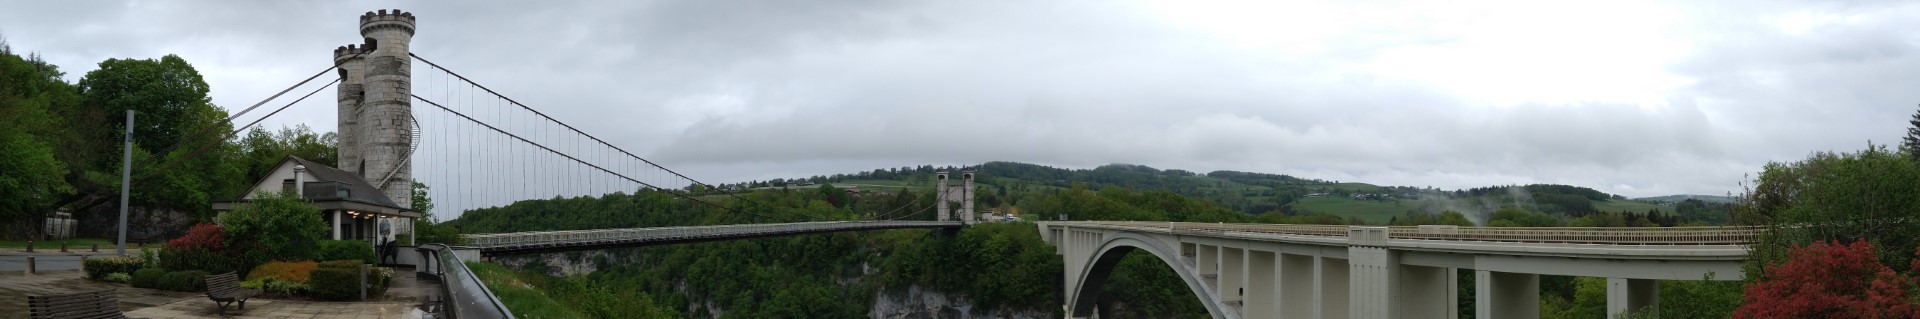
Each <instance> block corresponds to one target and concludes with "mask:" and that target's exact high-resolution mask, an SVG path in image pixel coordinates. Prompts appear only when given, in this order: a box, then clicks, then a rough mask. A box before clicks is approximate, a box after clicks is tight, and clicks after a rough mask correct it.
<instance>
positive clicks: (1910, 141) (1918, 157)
mask: <svg viewBox="0 0 1920 319" xmlns="http://www.w3.org/2000/svg"><path fill="white" fill-rule="evenodd" d="M1907 123H1908V124H1909V125H1910V126H1911V127H1908V128H1907V137H1906V138H1905V141H1903V142H1902V143H1900V149H1901V150H1904V151H1906V152H1907V158H1909V159H1913V160H1915V161H1920V111H1917V112H1914V113H1913V119H1912V120H1907Z"/></svg>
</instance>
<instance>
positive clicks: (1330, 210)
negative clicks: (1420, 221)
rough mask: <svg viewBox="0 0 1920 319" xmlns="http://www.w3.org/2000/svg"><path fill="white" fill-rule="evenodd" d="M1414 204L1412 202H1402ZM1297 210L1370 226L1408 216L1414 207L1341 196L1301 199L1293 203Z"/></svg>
mask: <svg viewBox="0 0 1920 319" xmlns="http://www.w3.org/2000/svg"><path fill="white" fill-rule="evenodd" d="M1401 202H1402V203H1412V201H1401ZM1293 207H1294V208H1296V209H1305V210H1309V211H1313V212H1317V213H1326V214H1331V215H1334V216H1340V217H1359V218H1360V220H1365V221H1367V223H1368V224H1376V225H1384V224H1386V223H1387V221H1388V220H1391V219H1393V217H1394V216H1400V215H1401V214H1406V213H1407V210H1408V209H1412V208H1413V207H1408V206H1402V205H1400V204H1395V203H1394V202H1392V201H1385V202H1383V201H1374V200H1356V199H1352V198H1346V197H1340V196H1314V197H1306V198H1301V199H1300V201H1296V202H1293Z"/></svg>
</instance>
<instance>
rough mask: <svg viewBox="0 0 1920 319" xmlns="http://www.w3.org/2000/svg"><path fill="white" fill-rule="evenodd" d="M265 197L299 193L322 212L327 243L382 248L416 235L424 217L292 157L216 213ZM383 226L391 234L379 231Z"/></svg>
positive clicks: (350, 178)
mask: <svg viewBox="0 0 1920 319" xmlns="http://www.w3.org/2000/svg"><path fill="white" fill-rule="evenodd" d="M267 192H282V193H292V192H298V193H300V195H301V197H303V198H306V199H307V201H308V202H309V203H311V204H313V205H314V206H316V207H319V208H320V212H321V219H322V220H324V221H325V222H326V223H327V225H328V226H329V227H328V228H329V230H328V232H329V237H328V238H330V239H335V240H342V239H350V240H364V241H367V243H368V244H372V245H379V244H380V243H381V242H382V241H384V240H391V239H394V238H395V236H394V235H399V234H412V233H413V221H414V220H415V219H418V218H420V212H416V211H413V209H411V208H408V207H401V206H400V205H399V204H396V203H394V201H393V200H392V199H389V198H387V196H386V195H385V194H383V193H382V192H381V191H380V189H377V188H374V187H373V185H372V184H368V183H367V181H366V180H365V179H361V178H360V177H359V176H356V175H354V174H353V173H350V172H347V171H342V170H340V169H337V168H333V167H329V166H326V165H322V164H320V163H316V162H313V161H310V160H307V159H304V158H300V157H296V156H291V155H289V156H287V158H285V159H282V160H280V164H278V165H274V167H273V170H272V171H270V172H268V173H267V175H266V177H264V178H261V179H260V180H259V181H256V182H254V183H253V187H251V188H247V191H246V193H244V194H240V197H239V199H236V200H229V201H215V202H213V209H214V210H215V211H218V212H222V213H224V212H226V211H230V210H233V207H234V206H236V205H239V204H242V203H246V202H247V201H249V200H252V199H253V198H256V197H258V196H260V194H264V193H267ZM383 224H384V225H387V228H386V229H387V230H389V231H387V232H384V233H383V232H381V231H380V230H381V225H383ZM409 237H411V236H409ZM405 244H411V243H405Z"/></svg>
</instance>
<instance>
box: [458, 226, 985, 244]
mask: <svg viewBox="0 0 1920 319" xmlns="http://www.w3.org/2000/svg"><path fill="white" fill-rule="evenodd" d="M949 225H957V222H935V221H833V222H805V223H777V224H747V225H711V226H678V227H648V228H618V229H592V230H560V231H537V232H519V233H501V234H475V235H466V236H465V237H466V239H467V243H468V245H470V246H475V247H481V248H486V249H514V248H527V247H552V246H566V245H576V244H601V243H616V242H644V241H670V240H691V239H703V238H724V237H739V236H752V235H759V234H781V233H796V232H815V231H826V230H858V229H879V228H903V227H934V226H949Z"/></svg>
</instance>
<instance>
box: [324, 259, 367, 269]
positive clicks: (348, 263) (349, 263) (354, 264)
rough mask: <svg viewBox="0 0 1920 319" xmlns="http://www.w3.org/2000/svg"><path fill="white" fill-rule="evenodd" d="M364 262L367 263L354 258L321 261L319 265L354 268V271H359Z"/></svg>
mask: <svg viewBox="0 0 1920 319" xmlns="http://www.w3.org/2000/svg"><path fill="white" fill-rule="evenodd" d="M363 264H365V262H363V261H359V260H352V259H348V260H328V261H323V262H320V265H319V267H320V268H340V269H353V270H354V271H359V269H360V265H363Z"/></svg>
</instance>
